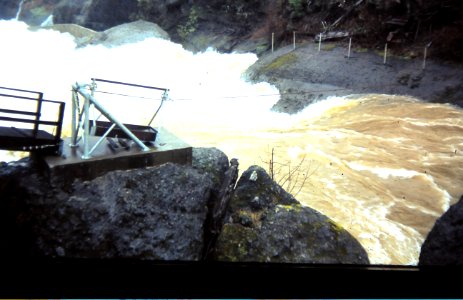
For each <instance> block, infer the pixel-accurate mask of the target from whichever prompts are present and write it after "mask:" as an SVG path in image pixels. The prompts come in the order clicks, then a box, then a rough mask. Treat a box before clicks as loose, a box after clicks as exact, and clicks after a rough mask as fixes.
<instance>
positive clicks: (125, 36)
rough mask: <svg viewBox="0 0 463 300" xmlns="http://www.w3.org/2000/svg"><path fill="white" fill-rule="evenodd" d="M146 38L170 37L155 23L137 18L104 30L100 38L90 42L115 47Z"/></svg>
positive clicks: (166, 38) (167, 38)
mask: <svg viewBox="0 0 463 300" xmlns="http://www.w3.org/2000/svg"><path fill="white" fill-rule="evenodd" d="M147 38H160V39H165V40H169V39H170V37H169V34H168V33H167V32H165V31H164V30H163V29H162V28H161V27H159V26H158V25H157V24H154V23H151V22H147V21H141V20H139V21H135V22H130V23H125V24H122V25H118V26H115V27H112V28H110V29H107V30H105V31H104V32H103V33H102V35H101V37H100V39H99V40H94V41H92V44H101V45H104V46H106V47H116V46H120V45H123V44H130V43H136V42H141V41H143V40H145V39H147Z"/></svg>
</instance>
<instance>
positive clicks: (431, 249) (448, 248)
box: [419, 197, 463, 266]
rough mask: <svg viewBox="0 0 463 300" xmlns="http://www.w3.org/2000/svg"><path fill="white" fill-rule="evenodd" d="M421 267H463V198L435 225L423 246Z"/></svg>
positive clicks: (420, 260)
mask: <svg viewBox="0 0 463 300" xmlns="http://www.w3.org/2000/svg"><path fill="white" fill-rule="evenodd" d="M419 265H420V266H426V265H463V197H462V198H460V200H459V201H458V202H457V203H455V204H454V205H452V206H451V207H450V208H449V209H448V210H447V212H445V213H444V214H443V215H442V216H441V217H440V218H439V219H438V220H437V221H436V223H435V224H434V227H433V228H432V229H431V231H430V232H429V234H428V236H427V237H426V240H425V241H424V243H423V245H422V246H421V252H420V259H419Z"/></svg>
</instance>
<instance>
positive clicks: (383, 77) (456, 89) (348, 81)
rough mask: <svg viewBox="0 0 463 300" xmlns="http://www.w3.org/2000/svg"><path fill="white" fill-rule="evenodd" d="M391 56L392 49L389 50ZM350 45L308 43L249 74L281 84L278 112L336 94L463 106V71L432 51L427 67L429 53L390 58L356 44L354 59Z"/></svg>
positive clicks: (265, 58) (280, 52)
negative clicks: (409, 98) (391, 96)
mask: <svg viewBox="0 0 463 300" xmlns="http://www.w3.org/2000/svg"><path fill="white" fill-rule="evenodd" d="M389 52H390V51H389ZM347 54H348V50H347V43H345V42H338V43H324V44H322V46H321V51H318V43H314V42H312V41H306V42H303V43H300V44H297V46H296V48H295V49H293V45H288V46H285V47H282V48H280V49H277V50H275V51H274V52H273V53H272V52H271V51H268V52H266V53H265V54H263V55H262V56H261V57H260V59H259V60H258V61H257V62H256V63H255V64H254V65H253V66H251V67H250V68H249V69H248V71H247V74H246V76H247V77H248V78H249V79H251V80H253V81H267V82H270V83H272V84H275V85H276V86H277V87H278V88H279V90H280V92H281V94H282V95H281V100H280V101H279V102H278V103H277V104H276V105H275V106H274V108H273V109H274V110H276V111H280V112H286V113H296V112H298V111H300V110H302V109H303V108H305V107H306V106H308V105H309V104H311V103H313V102H315V101H317V100H321V99H324V98H326V97H328V96H331V95H349V94H361V93H381V94H396V95H409V96H414V97H417V98H419V99H422V100H424V101H429V102H439V103H451V104H455V105H458V106H460V107H463V68H462V65H459V64H455V63H453V64H449V63H445V62H439V61H437V60H434V59H433V58H432V47H431V48H429V50H428V54H429V55H428V58H427V60H426V65H425V68H424V69H423V54H422V53H413V56H414V57H413V58H412V57H405V56H394V55H391V54H389V55H388V57H387V59H386V64H384V49H381V50H378V49H365V48H359V47H356V46H355V45H354V46H353V47H352V50H351V56H350V58H348V57H347Z"/></svg>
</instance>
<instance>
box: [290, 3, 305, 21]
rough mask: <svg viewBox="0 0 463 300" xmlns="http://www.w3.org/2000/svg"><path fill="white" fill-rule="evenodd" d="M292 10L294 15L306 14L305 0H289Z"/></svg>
mask: <svg viewBox="0 0 463 300" xmlns="http://www.w3.org/2000/svg"><path fill="white" fill-rule="evenodd" d="M288 3H289V7H290V11H291V12H292V13H293V16H294V17H302V16H303V15H304V1H303V0H289V1H288Z"/></svg>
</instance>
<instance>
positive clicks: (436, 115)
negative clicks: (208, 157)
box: [0, 21, 463, 264]
mask: <svg viewBox="0 0 463 300" xmlns="http://www.w3.org/2000/svg"><path fill="white" fill-rule="evenodd" d="M0 39H1V41H2V47H0V57H1V66H2V72H1V73H0V86H7V87H13V88H21V89H28V90H36V91H42V92H44V93H45V98H46V99H52V100H58V101H66V102H67V103H68V104H67V106H68V107H67V109H66V119H65V124H69V119H70V101H68V100H70V98H71V85H72V84H73V83H74V82H76V81H77V82H84V83H88V82H89V80H90V78H92V77H96V78H103V79H109V80H117V81H125V82H131V83H137V84H143V85H151V86H157V87H163V88H169V89H170V90H171V92H170V98H171V99H172V101H168V102H167V103H166V104H165V106H164V107H163V108H162V109H161V111H160V114H159V116H158V117H157V118H156V119H155V121H154V123H153V125H154V126H163V127H166V128H167V129H168V130H169V131H172V132H174V133H175V134H176V135H178V136H179V137H180V138H182V139H183V140H185V141H186V142H188V143H190V144H191V145H192V146H197V147H208V146H214V147H217V148H219V149H221V150H222V151H224V152H225V153H226V154H227V155H228V156H229V157H230V158H231V157H236V158H238V159H239V161H240V169H241V170H242V171H243V170H245V169H246V168H247V167H248V166H249V165H252V164H259V165H261V166H262V167H264V168H266V169H268V167H269V166H268V161H269V160H270V153H271V149H272V148H273V149H274V153H275V157H274V161H275V172H276V173H278V174H277V179H278V178H282V177H284V176H285V175H286V174H288V173H290V172H291V171H290V170H291V169H290V168H292V170H294V168H296V167H297V166H299V168H300V169H299V170H300V171H301V172H300V173H301V174H300V175H299V177H297V175H296V174H294V176H292V178H291V180H287V181H286V182H285V184H284V187H285V188H287V189H288V190H292V191H293V192H295V193H296V192H297V191H298V190H299V188H300V183H301V182H304V186H303V187H302V188H301V190H300V192H299V193H298V194H297V199H298V200H299V201H301V202H302V203H303V204H305V205H308V206H310V207H312V208H314V209H317V210H319V211H320V212H322V213H323V214H325V215H327V216H329V217H330V218H332V219H333V220H335V221H336V222H338V223H339V224H340V225H341V226H343V227H344V228H345V229H347V230H348V231H349V232H350V233H351V234H352V235H354V236H355V237H356V238H357V239H358V240H359V242H360V243H361V244H362V245H363V246H364V248H365V249H366V250H367V252H368V255H369V258H370V261H371V263H373V264H416V263H417V261H418V256H419V251H420V247H421V243H422V242H423V240H424V238H425V237H426V234H427V233H428V232H429V230H430V229H431V227H432V225H433V224H434V222H435V220H436V219H437V218H438V217H439V216H440V215H441V214H442V213H443V212H444V211H445V210H446V209H447V208H448V207H449V205H450V204H452V203H454V202H456V201H457V200H458V199H459V197H460V196H461V194H463V186H462V185H461V182H462V181H463V152H462V151H463V111H462V110H461V109H458V108H455V107H453V106H450V105H442V104H429V103H424V102H421V101H419V100H417V99H413V98H409V97H399V96H391V95H365V96H358V97H356V98H351V99H348V98H337V97H332V98H329V99H326V100H323V101H321V102H318V103H315V104H313V105H310V106H309V107H307V108H306V109H305V110H304V111H302V112H301V113H299V114H297V115H291V116H290V115H286V114H281V113H275V112H271V111H270V108H271V107H272V105H273V104H274V103H275V102H276V101H278V99H279V94H278V90H277V89H276V88H275V87H273V86H271V85H270V84H268V83H259V84H251V83H248V82H245V81H244V80H243V79H242V78H241V75H242V73H243V72H244V71H245V70H246V69H247V68H248V67H249V66H250V65H251V64H253V63H254V62H255V61H256V60H257V57H256V56H255V55H253V54H219V53H216V52H214V51H212V50H211V51H207V52H205V53H199V54H196V55H194V54H192V53H190V52H188V51H186V50H184V49H183V48H182V47H181V46H180V45H178V44H174V43H171V42H169V41H165V40H160V39H154V38H151V39H147V40H145V41H142V42H139V43H133V44H126V45H122V46H118V47H114V48H106V47H104V46H87V47H85V48H79V49H76V44H75V42H74V40H73V38H72V37H71V36H70V35H69V34H62V33H59V32H57V31H53V30H45V29H43V30H38V31H35V32H31V31H29V30H28V29H27V26H26V25H25V24H24V23H21V22H16V21H0ZM109 88H110V87H109V86H105V85H104V84H101V85H99V87H98V90H100V91H105V90H109ZM111 91H112V92H116V93H120V94H131V95H132V94H133V93H135V91H131V90H128V89H119V90H114V89H112V90H111ZM143 96H145V97H147V95H146V94H143ZM160 96H161V95H160V94H154V95H149V97H154V98H156V99H160ZM96 97H97V98H98V99H101V102H103V105H105V106H106V107H108V108H109V109H110V110H111V112H112V113H113V114H114V115H116V116H117V117H119V118H120V119H121V121H123V122H127V123H134V124H146V123H147V122H148V120H149V119H150V118H151V116H152V114H153V113H154V111H155V109H156V108H157V106H158V105H159V100H150V99H138V98H137V99H136V98H129V97H124V96H116V95H109V94H96ZM105 101H106V102H105ZM45 113H46V112H45ZM65 134H69V129H68V130H67V132H66V131H65ZM4 154H5V153H4ZM0 159H5V157H3V158H0ZM10 159H11V157H10ZM301 162H302V163H301ZM280 166H281V167H280ZM303 174H306V175H303ZM304 178H305V181H304V180H303V179H304Z"/></svg>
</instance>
